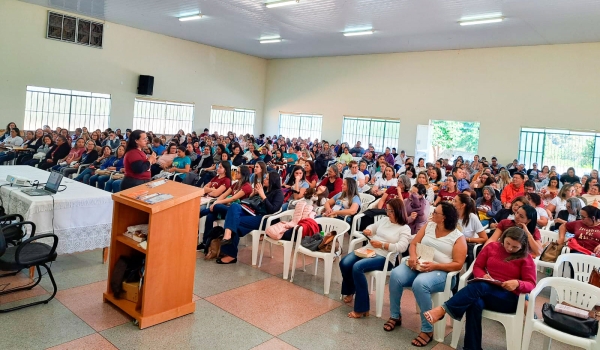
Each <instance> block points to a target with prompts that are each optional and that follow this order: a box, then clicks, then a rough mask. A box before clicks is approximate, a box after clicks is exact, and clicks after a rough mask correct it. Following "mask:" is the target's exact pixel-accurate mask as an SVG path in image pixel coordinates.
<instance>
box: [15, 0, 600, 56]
mask: <svg viewBox="0 0 600 350" xmlns="http://www.w3.org/2000/svg"><path fill="white" fill-rule="evenodd" d="M22 1H25V2H29V3H33V4H38V5H42V6H48V7H52V8H55V9H58V10H64V11H69V12H74V13H79V14H81V15H85V16H90V17H95V18H99V19H103V20H106V21H109V22H114V23H119V24H123V25H127V26H130V27H134V28H139V29H144V30H148V31H151V32H156V33H161V34H165V35H169V36H173V37H177V38H182V39H186V40H191V41H195V42H199V43H203V44H207V45H211V46H215V47H220V48H224V49H228V50H232V51H237V52H242V53H245V54H249V55H253V56H258V57H264V58H289V57H312V56H339V55H358V54H372V53H388V52H408V51H429V50H448V49H468V48H482V47H498V46H521V45H544V44H565V43H580V42H598V41H600V1H599V0H300V3H299V4H296V5H292V6H285V7H279V8H272V9H267V8H266V7H265V6H264V0H22ZM197 12H201V13H202V14H203V15H204V18H202V19H201V20H197V21H190V22H180V21H178V20H177V17H179V16H182V15H185V14H191V13H192V14H193V13H197ZM497 12H500V13H502V15H503V16H505V17H506V20H505V21H504V22H502V23H495V24H486V25H476V26H465V27H462V26H460V25H458V23H457V21H459V20H460V19H461V18H463V17H469V16H478V15H486V14H489V13H497ZM365 27H366V28H369V27H372V28H373V29H374V30H375V34H374V35H367V36H360V37H344V36H343V35H342V34H341V33H342V32H344V31H347V30H352V29H359V28H365ZM268 36H280V37H281V38H282V39H283V41H282V42H281V43H275V44H260V43H259V42H258V40H259V39H260V38H261V37H268Z"/></svg>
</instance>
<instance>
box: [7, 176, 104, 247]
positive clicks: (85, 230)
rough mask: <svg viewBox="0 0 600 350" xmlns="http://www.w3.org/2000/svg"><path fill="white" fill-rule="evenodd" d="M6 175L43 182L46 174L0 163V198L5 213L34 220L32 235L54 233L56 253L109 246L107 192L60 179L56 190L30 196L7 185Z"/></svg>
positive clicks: (66, 179)
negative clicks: (56, 241)
mask: <svg viewBox="0 0 600 350" xmlns="http://www.w3.org/2000/svg"><path fill="white" fill-rule="evenodd" d="M7 175H13V176H18V177H22V178H26V179H29V180H32V181H34V180H37V181H39V182H40V183H45V182H46V181H47V180H48V176H49V175H50V173H49V172H47V171H44V170H41V169H38V168H34V167H30V166H26V165H5V166H0V186H1V187H0V198H1V199H2V204H3V206H4V209H5V210H6V212H7V213H9V214H21V215H23V218H24V219H25V220H26V221H32V222H33V223H35V225H36V235H37V234H44V233H52V232H54V234H56V235H57V236H58V239H59V240H58V247H57V249H56V251H57V253H58V254H70V253H75V252H81V251H85V250H92V249H97V248H106V247H108V246H109V245H110V232H111V228H112V211H113V201H112V197H111V193H109V192H106V191H103V190H100V189H97V188H95V187H91V186H89V185H85V184H83V183H80V182H77V181H75V180H72V179H68V178H63V180H62V182H61V187H60V189H59V191H60V192H58V193H56V194H55V195H53V196H36V197H33V196H29V195H27V194H25V193H23V192H21V187H18V186H10V185H7V182H6V176H7ZM63 185H64V186H63ZM65 187H66V188H65ZM41 188H43V187H41Z"/></svg>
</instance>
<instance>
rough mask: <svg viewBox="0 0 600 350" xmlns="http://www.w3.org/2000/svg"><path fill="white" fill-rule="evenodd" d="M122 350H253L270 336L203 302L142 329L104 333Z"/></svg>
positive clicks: (129, 325) (120, 328)
mask: <svg viewBox="0 0 600 350" xmlns="http://www.w3.org/2000/svg"><path fill="white" fill-rule="evenodd" d="M101 334H102V336H104V337H105V338H106V339H108V340H109V341H110V342H111V343H112V344H114V345H115V346H116V347H117V348H119V349H121V350H127V349H168V350H171V349H251V348H253V347H255V346H257V345H259V344H262V343H264V342H265V341H267V340H269V339H270V338H271V335H269V334H267V333H265V332H264V331H262V330H260V329H258V328H256V327H254V326H252V325H251V324H248V323H246V322H244V321H242V320H240V319H239V318H237V317H235V316H233V315H231V314H229V313H227V312H225V311H223V310H221V309H220V308H218V307H216V306H214V305H212V304H211V303H208V302H206V301H204V300H198V301H197V302H196V312H194V313H193V314H191V315H187V316H183V317H180V318H177V319H175V320H171V321H169V322H165V323H161V324H158V325H156V326H153V327H150V328H146V329H143V330H139V329H138V328H137V326H134V325H133V324H132V323H127V324H124V325H121V326H118V327H114V328H111V329H108V330H106V331H103V332H101Z"/></svg>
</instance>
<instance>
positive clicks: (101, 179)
mask: <svg viewBox="0 0 600 350" xmlns="http://www.w3.org/2000/svg"><path fill="white" fill-rule="evenodd" d="M109 179H110V175H94V176H92V177H90V186H92V187H98V188H99V189H101V190H103V189H104V184H105V183H106V181H108V180H109ZM96 183H97V184H98V186H96Z"/></svg>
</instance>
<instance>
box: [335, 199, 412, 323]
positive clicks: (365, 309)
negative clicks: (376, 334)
mask: <svg viewBox="0 0 600 350" xmlns="http://www.w3.org/2000/svg"><path fill="white" fill-rule="evenodd" d="M386 214H387V217H385V218H383V219H381V220H379V221H377V222H375V223H374V224H371V225H369V226H367V228H366V229H365V230H364V231H363V233H364V234H365V236H367V237H370V238H369V243H368V244H367V245H366V248H367V249H371V250H373V251H375V253H376V254H377V256H376V257H374V258H360V257H358V256H356V254H355V253H354V252H348V255H346V256H345V257H344V258H343V259H342V260H341V261H340V270H341V272H342V292H341V293H342V295H344V296H345V297H344V299H343V300H344V302H345V303H350V302H352V299H353V298H354V311H351V312H350V313H349V314H348V317H351V318H361V317H366V316H367V315H368V314H369V309H370V303H369V290H368V283H367V278H366V277H365V275H364V273H365V272H369V271H376V270H382V269H383V268H384V264H385V262H386V258H387V256H388V254H389V253H390V252H392V253H394V254H392V256H390V258H389V261H390V265H389V268H390V269H391V268H393V265H394V264H395V261H396V257H397V256H398V254H401V253H404V252H405V251H406V249H407V248H408V245H409V243H410V240H411V239H412V236H411V233H410V227H408V225H407V217H406V210H405V209H404V202H403V201H402V199H399V198H395V199H392V200H390V201H389V202H388V203H387V204H386Z"/></svg>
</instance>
